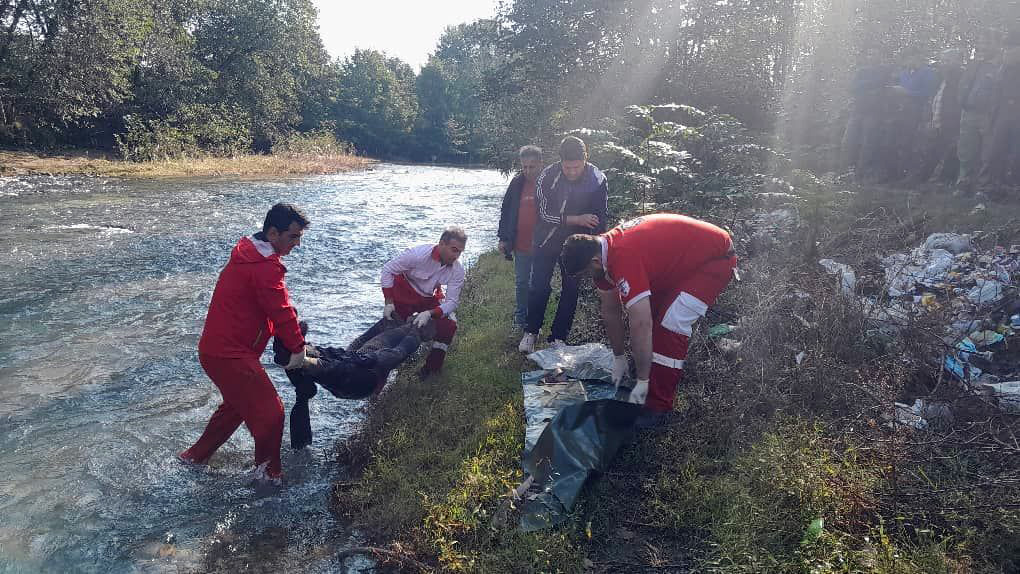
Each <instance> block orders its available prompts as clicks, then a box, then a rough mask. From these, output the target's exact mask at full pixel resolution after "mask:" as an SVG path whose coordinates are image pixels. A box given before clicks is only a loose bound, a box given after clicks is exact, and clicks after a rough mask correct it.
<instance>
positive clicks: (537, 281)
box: [527, 249, 577, 341]
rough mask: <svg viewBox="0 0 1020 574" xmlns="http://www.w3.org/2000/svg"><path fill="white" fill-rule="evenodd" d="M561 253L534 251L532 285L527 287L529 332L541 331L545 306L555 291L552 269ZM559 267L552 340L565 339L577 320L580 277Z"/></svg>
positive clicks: (550, 338)
mask: <svg viewBox="0 0 1020 574" xmlns="http://www.w3.org/2000/svg"><path fill="white" fill-rule="evenodd" d="M559 258H560V252H559V250H558V249H557V250H556V251H554V252H541V251H535V252H534V253H533V260H532V268H531V288H530V289H529V290H528V328H527V331H528V332H529V333H533V334H536V335H537V334H538V332H539V331H540V330H541V329H542V321H543V320H544V319H545V307H546V305H548V304H549V295H551V294H552V287H550V283H551V282H552V276H553V271H554V270H555V268H556V267H557V266H558V265H559ZM559 267H560V278H561V288H560V304H559V305H558V306H557V307H556V318H555V319H553V324H552V332H551V333H550V334H549V340H550V341H551V340H553V339H560V340H563V341H565V340H566V339H567V335H569V334H570V326H571V325H573V323H574V311H576V310H577V278H576V277H570V276H567V275H565V274H564V273H563V267H562V265H560V266H559Z"/></svg>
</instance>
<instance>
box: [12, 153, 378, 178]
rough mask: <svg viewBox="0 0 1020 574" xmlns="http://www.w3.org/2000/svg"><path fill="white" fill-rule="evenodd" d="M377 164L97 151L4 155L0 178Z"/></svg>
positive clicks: (329, 158) (327, 158)
mask: <svg viewBox="0 0 1020 574" xmlns="http://www.w3.org/2000/svg"><path fill="white" fill-rule="evenodd" d="M375 163H377V162H376V160H372V159H368V158H364V157H359V156H355V155H348V154H335V155H299V154H295V155H255V154H252V155H242V156H237V157H230V158H218V157H198V158H182V159H172V160H163V161H145V162H132V161H126V160H122V159H118V158H117V157H116V156H114V155H113V154H110V153H107V152H103V151H96V150H73V151H67V152H57V153H52V154H44V153H39V152H29V151H11V150H0V176H18V175H85V176H100V177H134V178H164V177H242V178H265V177H280V176H302V175H324V174H333V173H342V172H345V171H351V170H355V169H363V168H365V167H368V166H371V165H373V164H375Z"/></svg>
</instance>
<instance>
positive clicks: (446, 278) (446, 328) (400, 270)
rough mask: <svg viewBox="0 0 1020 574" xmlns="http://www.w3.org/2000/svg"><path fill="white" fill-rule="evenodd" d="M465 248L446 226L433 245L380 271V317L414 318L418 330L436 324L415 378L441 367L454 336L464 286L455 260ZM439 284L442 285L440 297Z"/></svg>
mask: <svg viewBox="0 0 1020 574" xmlns="http://www.w3.org/2000/svg"><path fill="white" fill-rule="evenodd" d="M466 244H467V234H466V233H464V230H463V229H461V228H460V227H448V228H446V231H443V234H442V235H441V236H440V237H439V243H438V244H431V243H426V244H424V245H419V246H417V247H412V248H410V249H408V250H407V251H404V252H403V253H401V254H400V255H398V256H396V257H394V258H393V259H391V260H390V261H389V262H387V263H386V264H385V265H383V268H382V277H381V279H380V282H381V283H382V291H383V298H384V299H385V306H384V307H383V317H385V318H386V319H396V320H400V321H405V320H407V319H408V318H409V317H410V316H411V315H415V314H416V316H415V318H414V324H415V326H416V327H418V328H422V327H424V326H425V325H427V324H428V322H429V321H432V320H434V321H435V322H436V338H435V339H434V340H433V341H432V351H431V352H430V353H429V356H428V358H427V359H425V367H424V368H422V370H421V371H420V372H419V373H418V374H419V375H420V376H421V378H422V379H425V378H428V377H429V376H431V375H434V374H436V373H438V372H439V370H440V369H442V368H443V361H444V360H445V359H446V351H447V350H448V348H449V346H450V343H452V342H453V335H454V333H456V332H457V318H456V316H455V315H454V314H453V312H454V310H455V309H457V305H458V304H459V302H460V290H461V288H462V287H464V268H463V267H461V265H460V263H458V262H457V259H458V258H459V257H460V254H461V253H463V252H464V246H465V245H466ZM443 285H446V293H445V294H444V293H443V289H442V286H443Z"/></svg>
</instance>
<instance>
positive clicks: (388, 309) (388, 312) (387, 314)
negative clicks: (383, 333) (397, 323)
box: [382, 303, 397, 321]
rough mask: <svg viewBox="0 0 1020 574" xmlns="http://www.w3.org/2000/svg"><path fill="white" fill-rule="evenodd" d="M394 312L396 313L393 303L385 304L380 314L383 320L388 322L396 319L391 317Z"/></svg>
mask: <svg viewBox="0 0 1020 574" xmlns="http://www.w3.org/2000/svg"><path fill="white" fill-rule="evenodd" d="M396 312H397V307H396V305H394V304H393V303H387V304H386V306H385V307H383V312H382V316H383V319H389V320H390V321H393V320H395V319H396V317H394V316H393V315H394V313H396Z"/></svg>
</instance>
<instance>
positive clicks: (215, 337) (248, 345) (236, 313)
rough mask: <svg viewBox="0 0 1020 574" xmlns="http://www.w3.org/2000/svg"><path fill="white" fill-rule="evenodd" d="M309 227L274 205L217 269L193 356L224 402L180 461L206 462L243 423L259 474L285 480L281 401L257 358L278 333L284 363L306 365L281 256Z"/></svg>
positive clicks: (280, 205) (297, 216)
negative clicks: (256, 229) (251, 441)
mask: <svg viewBox="0 0 1020 574" xmlns="http://www.w3.org/2000/svg"><path fill="white" fill-rule="evenodd" d="M307 227H308V219H307V218H306V217H305V216H304V214H302V213H301V212H300V211H298V209H297V208H296V207H294V206H293V205H290V204H287V203H278V204H276V205H274V206H273V207H272V209H270V210H269V213H267V214H266V220H265V223H263V224H262V231H261V232H259V233H256V234H254V235H252V236H251V237H243V238H241V240H240V241H238V242H237V245H236V246H235V247H234V250H233V251H232V252H231V253H230V260H229V261H228V262H227V265H226V267H224V268H223V270H222V271H220V277H219V280H218V281H217V282H216V289H215V290H214V291H213V296H212V301H211V302H210V303H209V312H208V314H207V315H206V318H205V329H204V330H203V331H202V338H201V340H200V341H199V342H198V360H199V362H200V363H201V364H202V368H203V369H204V370H205V372H206V374H207V375H208V376H209V378H210V379H212V382H213V384H214V385H216V388H218V389H219V390H220V394H221V395H223V403H222V404H220V406H219V408H218V409H216V412H215V413H213V416H212V418H211V419H210V420H209V424H208V425H207V426H206V428H205V432H203V433H202V436H201V437H200V438H199V439H198V442H196V443H195V444H194V445H193V446H192V447H191V448H189V449H187V450H185V451H184V452H182V453H180V455H178V456H179V457H180V458H181V460H184V461H187V462H196V463H203V464H204V463H205V462H206V461H208V460H209V457H211V456H212V455H213V453H215V452H216V450H217V449H218V448H219V447H220V446H222V445H223V443H225V442H227V439H229V438H230V436H231V435H232V434H234V431H235V430H237V427H238V426H240V425H241V423H242V422H243V423H244V424H245V425H246V426H247V427H248V430H249V431H250V432H251V434H252V436H253V437H254V438H255V477H256V479H258V480H260V481H265V482H270V483H273V484H277V485H279V484H282V478H283V473H282V469H281V468H280V442H281V441H282V439H283V418H284V414H283V403H282V402H281V401H280V396H279V395H278V394H277V393H276V389H275V388H274V387H273V383H272V381H270V380H269V377H268V376H267V375H266V371H265V370H264V369H263V368H262V364H261V363H260V362H259V358H260V357H261V356H262V351H263V350H265V348H266V343H267V342H268V341H269V338H270V337H274V336H275V337H277V338H278V339H279V340H280V341H282V343H283V345H284V346H285V347H286V348H287V350H288V351H290V352H291V356H290V362H289V363H288V364H287V366H286V367H285V368H286V369H297V368H301V367H302V366H304V364H305V339H304V336H302V334H301V328H300V327H299V326H298V318H297V312H296V311H295V310H294V306H293V305H292V304H291V302H290V295H289V294H288V293H287V286H286V284H284V281H283V277H284V274H285V273H286V272H287V268H286V267H284V266H283V263H281V262H280V258H281V257H283V256H284V255H287V254H289V253H290V252H291V250H292V249H294V248H295V247H297V246H298V245H300V244H301V236H302V234H303V233H304V230H305V228H307Z"/></svg>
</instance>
